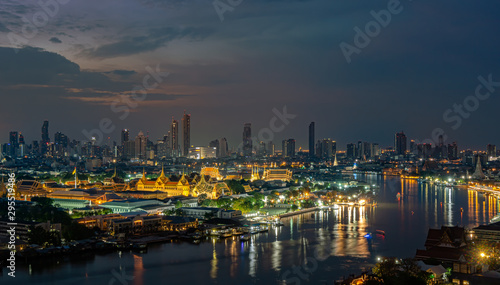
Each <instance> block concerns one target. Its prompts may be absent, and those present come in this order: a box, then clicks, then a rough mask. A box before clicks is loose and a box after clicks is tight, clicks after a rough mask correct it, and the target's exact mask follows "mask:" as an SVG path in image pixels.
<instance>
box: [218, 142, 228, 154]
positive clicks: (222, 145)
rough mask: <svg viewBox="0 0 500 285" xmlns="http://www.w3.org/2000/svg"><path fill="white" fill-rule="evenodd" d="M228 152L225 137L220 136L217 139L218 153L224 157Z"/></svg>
mask: <svg viewBox="0 0 500 285" xmlns="http://www.w3.org/2000/svg"><path fill="white" fill-rule="evenodd" d="M228 154H229V149H228V146H227V139H226V138H221V139H220V140H219V155H220V157H226V156H228Z"/></svg>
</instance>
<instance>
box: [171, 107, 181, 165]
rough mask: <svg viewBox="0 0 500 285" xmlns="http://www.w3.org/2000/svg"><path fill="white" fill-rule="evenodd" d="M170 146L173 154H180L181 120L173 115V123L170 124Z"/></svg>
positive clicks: (174, 155) (175, 155) (176, 155)
mask: <svg viewBox="0 0 500 285" xmlns="http://www.w3.org/2000/svg"><path fill="white" fill-rule="evenodd" d="M170 148H171V149H172V156H173V157H178V156H179V122H178V121H176V120H174V118H173V117H172V125H171V126H170Z"/></svg>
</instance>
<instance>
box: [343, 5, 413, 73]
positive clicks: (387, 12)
mask: <svg viewBox="0 0 500 285" xmlns="http://www.w3.org/2000/svg"><path fill="white" fill-rule="evenodd" d="M410 1H411V0H410ZM401 11H403V6H401V3H400V2H399V0H389V2H388V3H387V9H383V10H380V11H378V12H375V11H374V10H372V11H370V15H371V16H372V17H373V20H371V21H369V22H368V23H366V24H365V27H364V31H363V30H361V28H359V27H358V26H356V27H354V32H356V34H355V35H354V39H353V44H354V45H351V44H348V43H346V42H341V43H340V45H339V46H340V50H341V51H342V54H343V55H344V57H345V60H346V61H347V63H351V61H352V59H351V57H352V55H353V54H360V53H361V50H362V49H364V48H366V47H367V46H368V45H369V44H370V43H371V41H372V39H373V38H375V37H377V36H378V35H379V34H380V32H381V31H382V28H386V27H387V26H388V25H389V24H390V23H391V21H392V16H393V15H397V14H399V13H401Z"/></svg>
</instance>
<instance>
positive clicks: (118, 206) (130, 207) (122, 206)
mask: <svg viewBox="0 0 500 285" xmlns="http://www.w3.org/2000/svg"><path fill="white" fill-rule="evenodd" d="M165 204H166V203H164V202H162V201H159V200H142V199H128V200H122V201H112V202H106V203H103V204H101V205H99V206H101V207H103V208H108V209H111V210H112V211H113V213H129V212H136V211H142V212H144V210H140V209H141V208H144V207H146V206H151V205H157V206H159V207H160V206H165Z"/></svg>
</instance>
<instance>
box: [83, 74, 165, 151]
mask: <svg viewBox="0 0 500 285" xmlns="http://www.w3.org/2000/svg"><path fill="white" fill-rule="evenodd" d="M145 70H146V71H147V73H148V74H146V75H144V77H143V79H142V86H141V85H136V86H134V88H133V89H132V91H131V95H124V94H120V95H119V96H118V98H116V99H115V100H114V101H113V102H112V103H111V111H113V113H115V114H120V116H119V117H118V118H119V119H120V120H122V121H123V120H125V119H126V118H127V117H128V116H129V115H130V110H131V109H135V108H137V106H139V103H138V102H141V101H144V100H145V99H146V97H147V96H148V92H147V91H148V90H151V89H155V88H156V87H158V85H159V84H160V83H162V82H163V79H164V78H166V77H167V76H168V75H169V74H170V73H168V72H160V65H159V64H157V65H156V69H153V68H151V67H150V66H146V68H145ZM151 80H154V83H152V84H151V83H150V81H151ZM138 93H140V94H138ZM115 129H116V125H114V124H113V121H112V120H111V119H110V118H102V119H101V120H100V121H99V128H98V129H92V130H90V131H88V130H86V129H84V130H83V131H82V133H83V135H84V136H85V137H86V138H87V139H88V140H89V141H91V140H93V139H95V141H96V143H97V144H100V143H101V142H102V140H103V138H104V135H107V134H110V133H112V132H113V131H114V130H115Z"/></svg>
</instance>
